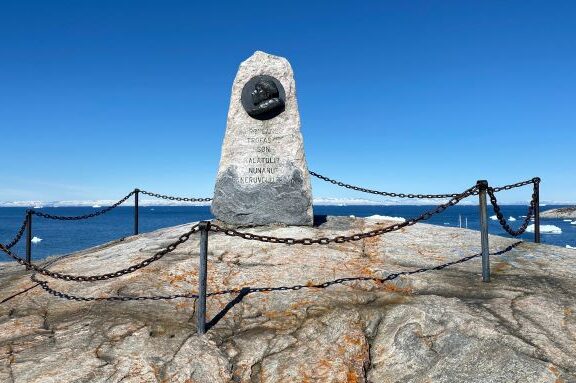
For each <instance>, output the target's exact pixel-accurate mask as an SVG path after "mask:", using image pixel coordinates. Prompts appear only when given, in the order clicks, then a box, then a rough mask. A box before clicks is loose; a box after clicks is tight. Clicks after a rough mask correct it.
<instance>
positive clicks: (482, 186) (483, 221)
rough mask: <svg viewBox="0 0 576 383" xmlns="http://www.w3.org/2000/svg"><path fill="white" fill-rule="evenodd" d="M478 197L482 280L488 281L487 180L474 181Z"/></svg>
mask: <svg viewBox="0 0 576 383" xmlns="http://www.w3.org/2000/svg"><path fill="white" fill-rule="evenodd" d="M476 186H478V191H479V192H480V193H479V194H478V196H479V197H480V241H481V243H482V281H484V282H490V250H489V249H488V212H487V207H486V190H487V189H488V181H486V180H479V181H478V182H476Z"/></svg>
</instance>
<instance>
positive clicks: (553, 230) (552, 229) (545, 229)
mask: <svg viewBox="0 0 576 383" xmlns="http://www.w3.org/2000/svg"><path fill="white" fill-rule="evenodd" d="M526 231H527V232H528V233H534V225H528V227H527V228H526ZM540 233H542V234H562V229H560V228H559V227H558V226H554V225H540Z"/></svg>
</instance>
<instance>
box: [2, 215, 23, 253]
mask: <svg viewBox="0 0 576 383" xmlns="http://www.w3.org/2000/svg"><path fill="white" fill-rule="evenodd" d="M27 224H28V218H27V217H26V216H24V221H23V222H22V225H20V229H18V232H17V233H16V236H15V237H14V239H13V240H12V241H10V243H8V244H7V245H4V247H6V248H7V249H11V248H12V247H14V246H16V244H17V243H18V242H20V239H21V238H22V236H23V235H24V230H26V225H27Z"/></svg>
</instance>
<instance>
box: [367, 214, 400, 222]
mask: <svg viewBox="0 0 576 383" xmlns="http://www.w3.org/2000/svg"><path fill="white" fill-rule="evenodd" d="M365 219H369V220H374V221H377V220H380V221H395V222H404V221H406V218H402V217H390V216H387V215H378V214H376V215H371V216H370V217H366V218H365Z"/></svg>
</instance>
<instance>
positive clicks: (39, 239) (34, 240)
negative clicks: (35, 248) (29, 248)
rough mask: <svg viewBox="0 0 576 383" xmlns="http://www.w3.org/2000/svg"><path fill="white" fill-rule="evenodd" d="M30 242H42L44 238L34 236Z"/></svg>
mask: <svg viewBox="0 0 576 383" xmlns="http://www.w3.org/2000/svg"><path fill="white" fill-rule="evenodd" d="M30 242H32V243H40V242H42V238H38V237H33V238H32V239H31V240H30Z"/></svg>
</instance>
